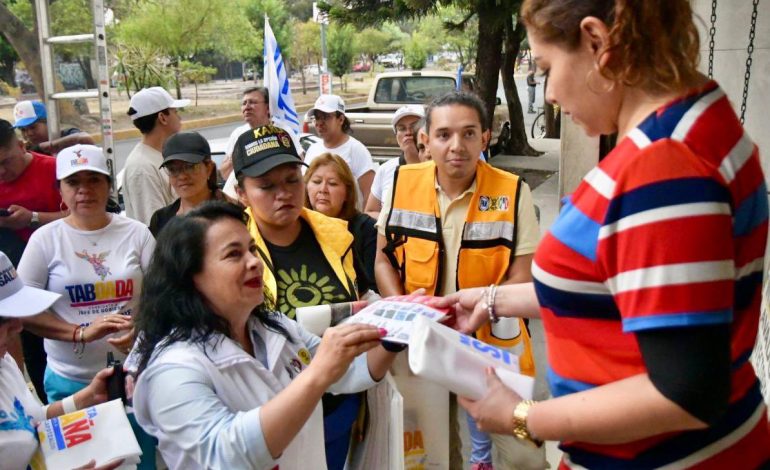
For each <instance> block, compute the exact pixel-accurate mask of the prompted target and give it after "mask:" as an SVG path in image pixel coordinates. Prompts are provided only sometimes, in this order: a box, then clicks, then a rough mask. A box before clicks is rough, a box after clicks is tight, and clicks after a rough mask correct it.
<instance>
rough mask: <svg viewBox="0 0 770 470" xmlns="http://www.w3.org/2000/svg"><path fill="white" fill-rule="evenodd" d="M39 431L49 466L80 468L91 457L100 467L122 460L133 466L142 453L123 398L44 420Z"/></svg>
mask: <svg viewBox="0 0 770 470" xmlns="http://www.w3.org/2000/svg"><path fill="white" fill-rule="evenodd" d="M37 434H38V438H39V440H40V451H41V453H42V454H43V460H44V461H45V465H46V467H47V468H49V469H58V468H78V467H81V466H83V465H85V464H87V463H88V462H90V461H91V460H95V461H96V466H97V467H99V466H102V465H107V464H110V463H114V462H118V461H121V460H122V461H123V464H122V465H121V466H120V467H119V468H121V469H123V468H134V467H135V466H136V464H138V463H139V459H140V456H141V455H142V451H141V449H140V448H139V444H138V443H137V441H136V437H134V432H133V430H132V429H131V424H129V422H128V417H127V416H126V412H125V409H124V408H123V403H122V402H121V400H120V399H116V400H112V401H109V402H107V403H102V404H100V405H96V406H92V407H90V408H86V409H83V410H78V411H75V412H74V413H68V414H65V415H61V416H59V417H56V418H52V419H49V420H47V421H44V422H43V423H40V424H39V425H38V427H37Z"/></svg>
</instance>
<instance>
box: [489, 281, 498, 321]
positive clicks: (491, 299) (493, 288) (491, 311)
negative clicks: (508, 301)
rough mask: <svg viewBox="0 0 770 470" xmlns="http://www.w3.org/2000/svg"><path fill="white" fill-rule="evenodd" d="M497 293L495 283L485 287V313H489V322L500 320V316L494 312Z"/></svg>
mask: <svg viewBox="0 0 770 470" xmlns="http://www.w3.org/2000/svg"><path fill="white" fill-rule="evenodd" d="M496 295H497V285H496V284H490V286H489V288H488V289H487V313H488V314H489V322H490V323H497V322H499V321H500V317H498V316H497V313H496V312H495V296H496Z"/></svg>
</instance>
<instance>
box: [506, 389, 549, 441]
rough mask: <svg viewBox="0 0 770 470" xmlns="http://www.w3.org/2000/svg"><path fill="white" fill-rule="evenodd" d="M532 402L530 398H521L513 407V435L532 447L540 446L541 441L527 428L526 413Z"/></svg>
mask: <svg viewBox="0 0 770 470" xmlns="http://www.w3.org/2000/svg"><path fill="white" fill-rule="evenodd" d="M534 404H535V402H534V401H532V400H522V401H520V402H519V403H518V404H517V405H516V408H514V409H513V436H514V437H515V438H516V439H518V440H520V441H523V442H525V443H527V444H529V445H532V446H533V447H540V446H541V445H543V441H540V440H538V439H537V438H535V437H534V436H533V435H532V434H530V432H529V429H527V415H528V414H529V409H530V408H531V407H532V405H534Z"/></svg>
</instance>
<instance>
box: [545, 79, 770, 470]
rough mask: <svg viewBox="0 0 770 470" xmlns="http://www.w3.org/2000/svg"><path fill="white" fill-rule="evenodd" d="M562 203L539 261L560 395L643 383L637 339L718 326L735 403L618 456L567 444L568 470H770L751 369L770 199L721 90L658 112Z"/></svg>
mask: <svg viewBox="0 0 770 470" xmlns="http://www.w3.org/2000/svg"><path fill="white" fill-rule="evenodd" d="M563 202H564V206H563V209H562V211H561V214H560V215H559V218H558V219H557V220H556V221H555V222H554V224H553V226H552V228H551V230H550V232H549V233H548V234H547V235H546V236H545V237H544V239H543V241H542V242H541V244H540V246H539V247H538V250H537V252H536V254H535V261H534V263H533V276H534V278H535V288H536V291H537V295H538V299H539V301H540V305H541V314H542V318H543V322H544V327H545V330H546V337H547V347H548V358H549V371H548V378H549V382H550V385H551V389H552V393H553V395H554V396H557V397H558V396H561V395H565V394H569V393H574V392H579V391H582V390H587V389H590V388H592V387H596V386H599V385H602V384H607V383H610V382H614V381H617V380H621V379H624V378H627V377H630V376H633V375H637V374H641V373H645V372H646V369H645V366H644V361H643V358H642V356H641V354H640V351H639V347H638V344H637V342H636V338H635V336H634V335H633V334H630V333H634V332H637V331H644V330H652V329H659V328H687V327H689V326H699V325H718V324H723V325H725V327H726V328H731V332H732V333H731V346H732V348H731V349H732V372H731V373H732V376H731V387H732V388H731V396H730V405H729V408H728V411H727V412H726V414H725V415H724V416H723V417H722V418H721V419H720V420H719V421H718V422H717V423H716V424H714V425H713V426H711V427H710V428H709V429H706V430H701V431H688V432H681V433H672V434H666V435H662V436H653V437H651V438H647V439H644V440H641V441H636V442H631V443H627V444H622V445H593V444H587V443H580V442H564V443H562V449H563V450H564V451H565V452H566V454H567V457H566V458H565V461H564V465H567V466H569V465H573V466H575V467H577V468H579V467H580V466H584V467H589V468H597V467H598V468H602V467H603V468H657V467H662V466H666V465H672V466H673V467H674V468H683V467H698V468H725V467H727V465H728V462H729V463H730V464H731V465H733V466H735V464H736V463H742V464H746V466H745V467H744V466H741V465H739V467H740V468H755V467H756V466H757V464H758V463H759V462H763V461H765V460H768V459H770V430H768V424H767V415H766V410H765V406H764V402H763V399H762V396H761V393H760V390H759V383H758V380H757V378H756V375H755V373H754V370H753V368H752V366H751V364H750V363H749V361H748V359H749V356H750V354H751V351H752V349H753V347H754V341H755V338H756V334H757V324H758V321H759V311H760V297H761V284H762V273H763V269H764V253H765V242H766V239H767V219H768V204H767V189H766V187H765V182H764V176H763V174H762V169H761V167H760V162H759V155H758V151H757V147H756V146H755V145H754V143H753V142H752V141H751V140H750V139H749V137H748V136H747V135H746V134H745V132H744V131H743V128H742V127H741V125H740V123H739V121H738V119H737V117H736V116H735V113H734V111H733V109H732V107H731V105H730V103H729V101H728V99H727V97H726V96H725V94H724V92H723V91H722V90H721V89H720V88H719V87H718V86H717V84H716V83H714V82H710V83H708V84H707V85H706V86H704V87H703V88H702V89H699V90H697V91H695V92H693V93H692V94H689V95H687V96H685V97H683V98H680V99H678V100H676V101H674V102H671V103H669V104H667V105H666V106H664V107H662V108H660V109H658V110H657V111H656V112H654V113H652V114H651V115H650V116H648V117H647V118H646V119H645V120H644V121H643V122H642V123H641V124H640V125H639V126H638V127H637V128H635V129H634V130H633V131H631V132H630V133H629V134H628V135H627V136H626V137H625V138H624V139H622V140H621V141H620V142H619V143H618V145H617V147H616V148H615V149H614V150H613V151H612V153H610V154H609V155H608V156H607V157H606V158H605V159H604V160H602V161H601V162H600V163H599V165H598V166H597V167H595V168H594V169H593V170H591V171H590V172H589V173H588V174H587V175H586V176H585V178H584V179H583V181H582V182H581V184H580V185H579V186H578V188H577V189H576V190H575V192H574V193H573V194H572V195H571V196H570V197H567V198H565V200H564V201H563ZM683 333H685V332H684V331H683ZM629 406H632V404H629Z"/></svg>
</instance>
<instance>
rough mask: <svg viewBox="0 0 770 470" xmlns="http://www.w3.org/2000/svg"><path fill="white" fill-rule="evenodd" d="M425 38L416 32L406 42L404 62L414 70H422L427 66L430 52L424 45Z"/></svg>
mask: <svg viewBox="0 0 770 470" xmlns="http://www.w3.org/2000/svg"><path fill="white" fill-rule="evenodd" d="M423 42H424V39H423V38H421V37H420V35H419V34H415V35H413V36H412V38H411V39H410V40H409V42H407V43H406V47H405V48H404V62H405V63H406V66H407V67H408V68H410V69H412V70H420V69H422V68H423V67H425V63H426V62H427V61H428V52H427V50H426V48H425V46H424V45H423Z"/></svg>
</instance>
